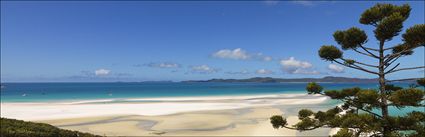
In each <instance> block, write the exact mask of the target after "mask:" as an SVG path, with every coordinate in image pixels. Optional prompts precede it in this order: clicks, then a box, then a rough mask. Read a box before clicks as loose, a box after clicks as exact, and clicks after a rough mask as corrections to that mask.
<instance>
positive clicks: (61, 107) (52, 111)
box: [1, 94, 329, 120]
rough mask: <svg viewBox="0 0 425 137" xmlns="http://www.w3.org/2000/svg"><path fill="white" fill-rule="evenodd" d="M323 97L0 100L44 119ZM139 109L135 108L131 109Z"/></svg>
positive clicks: (11, 109)
mask: <svg viewBox="0 0 425 137" xmlns="http://www.w3.org/2000/svg"><path fill="white" fill-rule="evenodd" d="M326 100H329V99H328V98H327V97H324V96H319V95H308V94H274V95H270V94H269V95H256V96H254V95H253V96H221V97H216V96H210V97H179V98H144V99H138V98H132V99H125V100H123V99H121V100H119V101H128V102H115V101H116V100H109V99H105V100H88V101H77V102H57V103H52V102H44V103H40V102H34V103H31V102H26V103H8V102H1V107H2V111H1V115H2V117H8V118H16V119H22V120H48V119H61V118H78V117H88V116H104V115H147V116H149V115H151V116H152V115H169V114H175V113H180V112H190V111H203V110H223V109H238V108H247V107H260V106H274V105H301V104H316V103H321V102H325V101H326ZM134 108H139V109H134Z"/></svg>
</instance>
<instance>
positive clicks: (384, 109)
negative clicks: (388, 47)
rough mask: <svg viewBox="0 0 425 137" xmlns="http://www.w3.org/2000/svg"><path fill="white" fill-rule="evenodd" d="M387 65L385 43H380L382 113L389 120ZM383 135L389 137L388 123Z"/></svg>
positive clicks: (385, 124)
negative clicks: (386, 81) (386, 83)
mask: <svg viewBox="0 0 425 137" xmlns="http://www.w3.org/2000/svg"><path fill="white" fill-rule="evenodd" d="M384 67H385V64H384V41H380V43H379V91H380V93H381V111H382V117H383V118H384V120H385V119H387V117H388V103H387V93H386V92H385V69H384ZM382 132H383V135H384V136H388V134H389V132H390V131H389V128H388V125H387V123H384V124H383V131H382Z"/></svg>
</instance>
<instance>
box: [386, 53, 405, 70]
mask: <svg viewBox="0 0 425 137" xmlns="http://www.w3.org/2000/svg"><path fill="white" fill-rule="evenodd" d="M400 57H401V56H397V57H396V58H395V59H394V60H392V61H391V62H390V63H388V62H385V67H384V70H385V69H387V68H388V67H389V66H390V65H391V64H393V63H394V62H395V61H396V60H398V59H399V58H400Z"/></svg>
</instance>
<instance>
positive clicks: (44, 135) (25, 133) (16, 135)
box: [0, 118, 100, 137]
mask: <svg viewBox="0 0 425 137" xmlns="http://www.w3.org/2000/svg"><path fill="white" fill-rule="evenodd" d="M0 131H1V132H0V135H1V137H100V136H97V135H92V134H89V133H81V132H78V131H71V130H65V129H59V128H57V127H54V126H52V125H49V124H43V123H33V122H25V121H22V120H15V119H7V118H1V130H0Z"/></svg>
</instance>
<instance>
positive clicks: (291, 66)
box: [280, 57, 313, 74]
mask: <svg viewBox="0 0 425 137" xmlns="http://www.w3.org/2000/svg"><path fill="white" fill-rule="evenodd" d="M280 65H282V67H283V70H284V71H286V72H288V73H293V74H295V73H296V72H301V70H300V69H308V68H311V67H312V66H313V65H312V64H311V63H310V62H307V61H300V60H296V59H295V58H294V57H290V58H289V59H286V60H285V59H283V60H281V61H280Z"/></svg>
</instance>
